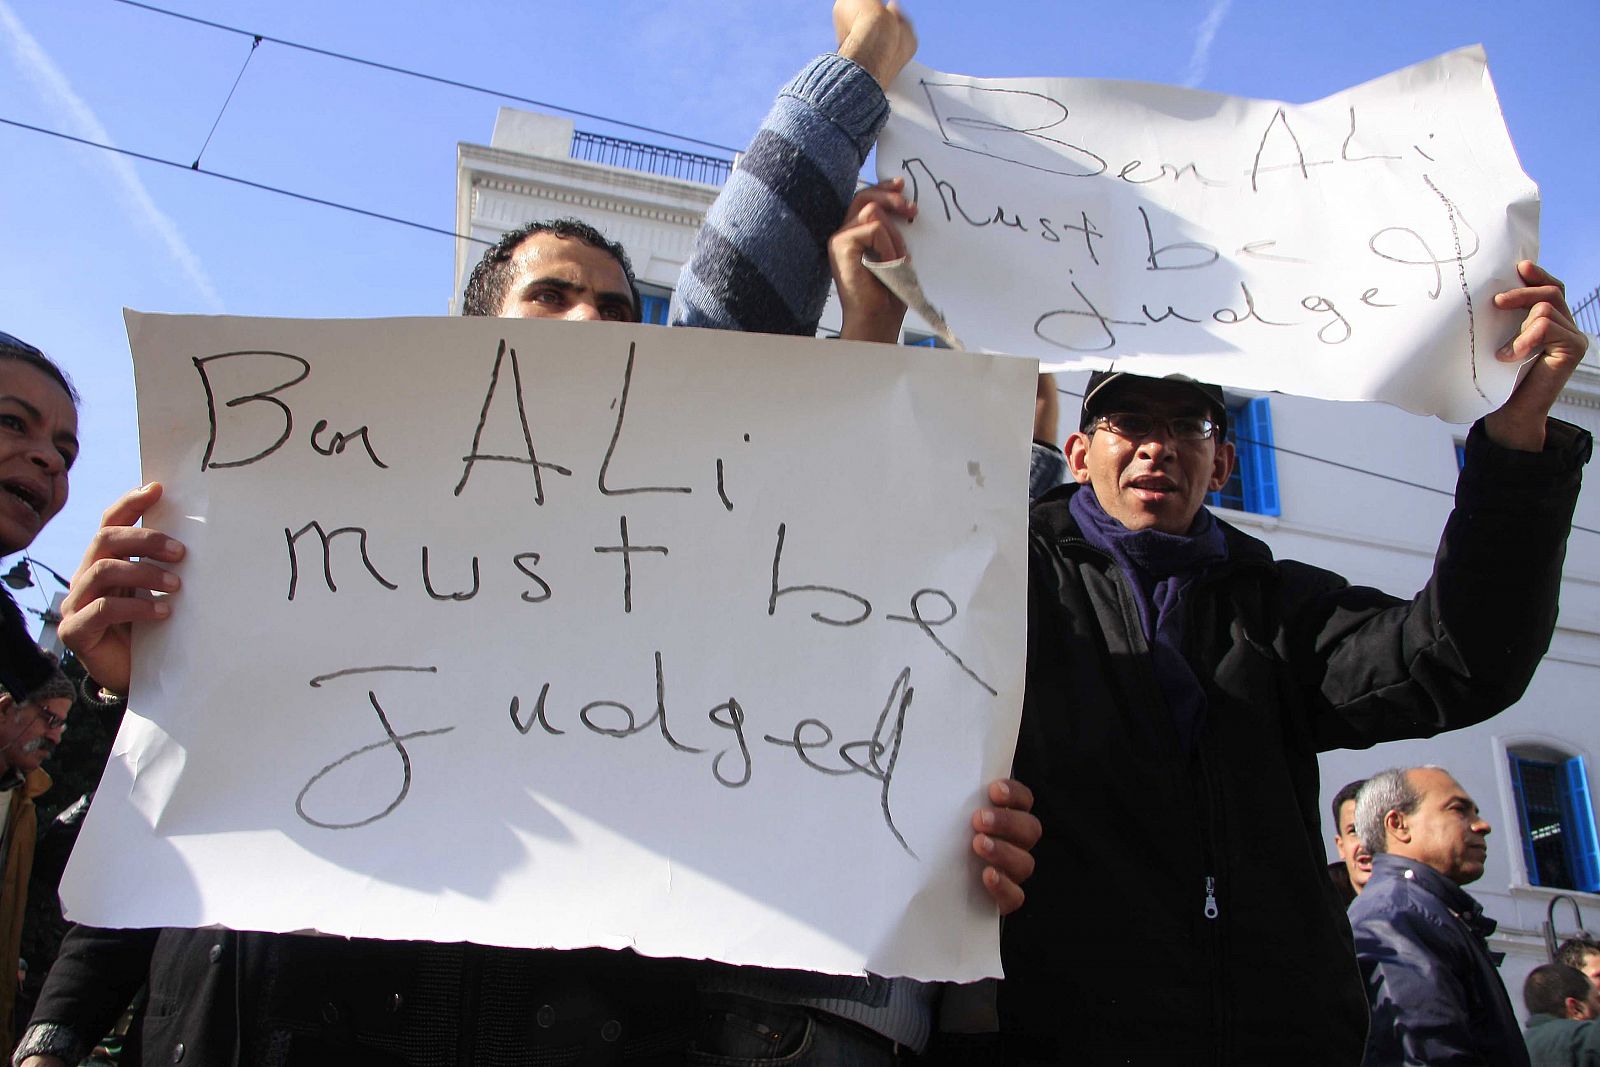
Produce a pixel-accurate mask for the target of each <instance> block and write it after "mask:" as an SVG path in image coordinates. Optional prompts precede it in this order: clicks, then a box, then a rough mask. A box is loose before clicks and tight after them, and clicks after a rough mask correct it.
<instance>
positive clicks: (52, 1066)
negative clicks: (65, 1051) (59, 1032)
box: [22, 1056, 67, 1067]
mask: <svg viewBox="0 0 1600 1067" xmlns="http://www.w3.org/2000/svg"><path fill="white" fill-rule="evenodd" d="M22 1067H67V1061H66V1060H64V1059H62V1058H61V1057H59V1056H29V1057H28V1058H27V1059H25V1060H23V1061H22Z"/></svg>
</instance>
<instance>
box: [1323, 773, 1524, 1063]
mask: <svg viewBox="0 0 1600 1067" xmlns="http://www.w3.org/2000/svg"><path fill="white" fill-rule="evenodd" d="M1356 828H1357V830H1358V832H1359V833H1360V834H1361V840H1362V843H1363V844H1365V845H1366V846H1367V848H1368V849H1370V850H1371V851H1372V877H1371V878H1370V879H1368V881H1367V886H1366V889H1365V890H1364V891H1363V892H1362V894H1361V896H1360V897H1359V898H1358V899H1357V900H1356V902H1355V903H1354V904H1352V905H1351V906H1350V926H1351V929H1352V931H1353V932H1354V934H1355V942H1356V958H1357V959H1358V960H1359V961H1360V963H1361V974H1362V977H1363V978H1364V979H1365V981H1366V986H1367V1001H1368V1004H1369V1005H1370V1007H1371V1011H1372V1024H1371V1027H1370V1029H1369V1030H1368V1032H1367V1053H1366V1060H1365V1062H1366V1063H1368V1064H1374V1065H1384V1064H1396V1063H1428V1064H1433V1063H1485V1064H1496V1065H1500V1064H1508V1065H1515V1064H1525V1063H1527V1062H1528V1054H1527V1049H1526V1047H1525V1046H1524V1044H1523V1041H1522V1035H1521V1033H1520V1031H1519V1030H1518V1027H1517V1017H1516V1014H1515V1013H1514V1012H1513V1011H1512V1008H1511V1000H1510V998H1509V997H1507V996H1506V990H1505V985H1504V984H1503V983H1502V982H1501V981H1500V974H1499V972H1498V971H1497V970H1496V969H1495V968H1496V966H1497V965H1498V963H1499V957H1498V954H1495V953H1491V952H1490V951H1489V945H1488V940H1487V939H1488V937H1489V935H1490V934H1492V933H1494V930H1495V921H1494V920H1493V919H1490V918H1488V917H1487V916H1485V915H1484V914H1483V906H1482V905H1481V904H1479V903H1478V902H1477V901H1476V900H1474V899H1473V898H1472V897H1471V896H1470V895H1468V893H1467V892H1466V890H1465V889H1463V888H1462V886H1465V885H1469V884H1471V883H1472V882H1475V881H1477V880H1478V879H1479V878H1481V877H1483V867H1484V862H1485V860H1486V859H1487V858H1488V854H1489V847H1488V844H1487V842H1486V841H1485V840H1484V839H1485V838H1486V837H1487V836H1488V834H1489V829H1490V828H1489V823H1488V822H1487V821H1486V820H1485V819H1484V818H1483V816H1482V815H1481V814H1480V813H1479V811H1478V805H1477V804H1476V803H1475V802H1474V801H1473V799H1472V797H1471V796H1470V795H1469V794H1468V793H1467V791H1466V789H1464V788H1463V787H1462V785H1461V783H1460V782H1458V781H1456V780H1455V778H1453V777H1452V776H1451V775H1450V772H1448V771H1446V770H1444V769H1443V768H1442V767H1412V768H1394V769H1391V770H1386V771H1382V772H1380V773H1378V774H1375V775H1373V776H1372V777H1371V778H1369V779H1367V784H1366V785H1364V786H1362V787H1361V794H1360V796H1359V797H1358V798H1357V800H1356Z"/></svg>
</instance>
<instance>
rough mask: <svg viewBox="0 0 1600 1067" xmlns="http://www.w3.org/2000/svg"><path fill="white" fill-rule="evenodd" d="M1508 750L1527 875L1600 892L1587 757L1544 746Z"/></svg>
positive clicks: (1555, 884) (1536, 880) (1558, 885)
mask: <svg viewBox="0 0 1600 1067" xmlns="http://www.w3.org/2000/svg"><path fill="white" fill-rule="evenodd" d="M1507 755H1508V757H1509V758H1510V760H1511V791H1512V793H1513V794H1515V796H1516V801H1517V824H1518V825H1517V829H1518V832H1519V836H1520V837H1521V839H1522V856H1523V859H1524V860H1525V861H1526V862H1527V866H1528V881H1529V882H1531V883H1532V884H1534V885H1541V886H1550V887H1552V888H1556V889H1579V890H1583V891H1585V892H1589V893H1596V892H1600V842H1597V840H1596V837H1595V827H1594V806H1593V805H1592V804H1591V803H1590V801H1589V770H1588V767H1586V766H1585V764H1584V759H1583V757H1582V756H1570V757H1569V756H1565V755H1564V754H1562V753H1559V752H1555V751H1554V750H1551V749H1545V748H1524V749H1520V750H1516V751H1512V752H1509V753H1508V754H1507Z"/></svg>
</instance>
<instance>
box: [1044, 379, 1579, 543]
mask: <svg viewBox="0 0 1600 1067" xmlns="http://www.w3.org/2000/svg"><path fill="white" fill-rule="evenodd" d="M1056 392H1058V393H1065V394H1066V395H1067V396H1071V397H1076V398H1077V399H1079V400H1082V399H1083V394H1082V393H1077V392H1074V391H1072V390H1071V389H1067V388H1065V387H1063V386H1059V385H1058V386H1056ZM1234 440H1235V441H1240V442H1243V443H1244V444H1247V445H1258V446H1260V447H1262V448H1270V449H1271V450H1272V451H1274V452H1282V453H1283V454H1284V455H1286V456H1293V457H1295V458H1296V459H1308V460H1310V461H1311V462H1313V463H1322V464H1326V465H1327V466H1329V467H1337V468H1338V469H1339V470H1342V471H1350V472H1351V473H1352V474H1364V475H1366V476H1367V477H1368V478H1377V479H1378V480H1379V481H1384V482H1393V483H1394V484H1396V485H1404V486H1407V487H1408V488H1411V489H1421V490H1424V491H1425V492H1429V493H1437V494H1438V495H1439V496H1448V497H1454V496H1455V495H1456V494H1455V490H1454V489H1440V488H1439V487H1438V486H1436V485H1424V484H1423V483H1422V482H1413V481H1410V480H1409V479H1406V478H1400V477H1397V476H1395V475H1393V474H1384V473H1383V472H1382V471H1375V470H1371V469H1369V468H1367V467H1357V466H1356V465H1355V464H1353V463H1341V462H1340V461H1338V460H1336V459H1327V458H1326V457H1324V456H1314V455H1312V454H1311V453H1309V452H1297V451H1295V450H1294V449H1292V448H1284V447H1283V446H1282V445H1278V444H1273V443H1272V442H1271V441H1255V440H1251V439H1250V438H1248V437H1239V436H1237V435H1235V437H1234ZM1572 528H1573V529H1574V530H1580V531H1582V532H1583V533H1589V534H1600V530H1596V529H1592V528H1590V527H1588V526H1579V525H1578V524H1577V523H1573V524H1572Z"/></svg>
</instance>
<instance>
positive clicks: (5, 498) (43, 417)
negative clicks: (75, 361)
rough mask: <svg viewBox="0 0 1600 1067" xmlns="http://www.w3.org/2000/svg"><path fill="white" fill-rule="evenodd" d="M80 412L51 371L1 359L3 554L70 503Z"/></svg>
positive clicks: (33, 534)
mask: <svg viewBox="0 0 1600 1067" xmlns="http://www.w3.org/2000/svg"><path fill="white" fill-rule="evenodd" d="M77 458H78V412H77V409H76V408H74V407H73V406H72V398H71V397H70V396H68V395H67V394H66V392H65V390H63V389H62V388H61V386H60V385H58V384H57V383H56V382H55V381H54V380H52V379H51V378H50V377H49V375H47V374H45V373H44V372H43V371H41V370H39V369H37V368H35V367H32V366H29V365H28V364H26V363H23V362H20V361H18V360H13V359H0V555H4V554H5V553H8V552H17V551H20V550H22V549H24V548H27V547H28V545H30V544H32V543H33V539H34V538H35V537H36V536H38V533H39V531H40V530H42V529H44V524H45V523H47V522H49V521H50V520H51V519H53V518H55V515H56V512H58V511H60V510H61V508H62V505H64V504H66V502H67V470H68V468H70V467H71V466H72V462H73V460H75V459H77Z"/></svg>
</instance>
